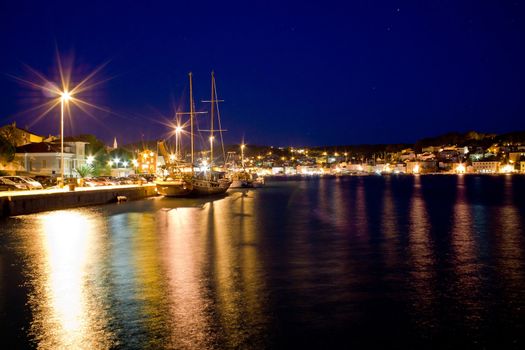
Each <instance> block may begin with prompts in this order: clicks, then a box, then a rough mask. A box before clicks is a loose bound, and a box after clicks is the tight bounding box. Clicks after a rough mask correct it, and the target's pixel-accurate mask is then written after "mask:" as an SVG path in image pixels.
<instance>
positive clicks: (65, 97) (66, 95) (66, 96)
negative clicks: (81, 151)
mask: <svg viewBox="0 0 525 350" xmlns="http://www.w3.org/2000/svg"><path fill="white" fill-rule="evenodd" d="M69 100H71V93H70V92H68V91H67V90H64V91H62V92H60V170H61V175H60V176H61V181H62V184H64V105H65V104H67V103H68V102H69Z"/></svg>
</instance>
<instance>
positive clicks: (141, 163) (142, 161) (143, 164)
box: [137, 149, 158, 174]
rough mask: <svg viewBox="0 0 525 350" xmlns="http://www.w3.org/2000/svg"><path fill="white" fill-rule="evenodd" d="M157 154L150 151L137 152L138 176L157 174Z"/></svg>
mask: <svg viewBox="0 0 525 350" xmlns="http://www.w3.org/2000/svg"><path fill="white" fill-rule="evenodd" d="M157 162H158V159H157V153H155V152H153V151H151V150H148V149H146V150H144V151H142V152H139V154H138V157H137V172H138V173H139V174H155V173H156V172H157Z"/></svg>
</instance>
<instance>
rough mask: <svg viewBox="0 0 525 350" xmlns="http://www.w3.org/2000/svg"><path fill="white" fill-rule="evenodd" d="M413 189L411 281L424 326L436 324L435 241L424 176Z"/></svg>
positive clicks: (415, 178)
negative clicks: (425, 196) (433, 249)
mask: <svg viewBox="0 0 525 350" xmlns="http://www.w3.org/2000/svg"><path fill="white" fill-rule="evenodd" d="M413 179H414V189H413V192H412V200H411V203H410V211H409V222H410V223H409V232H408V234H409V250H410V257H411V269H410V274H411V276H410V281H411V284H412V291H413V295H414V296H415V298H414V300H412V303H413V305H414V307H415V312H417V313H418V314H422V315H425V317H424V318H422V319H421V320H419V322H421V323H422V325H421V326H427V325H428V324H430V323H431V322H433V317H434V315H433V313H434V310H433V304H434V298H435V295H434V287H435V286H434V285H433V282H434V280H435V276H434V274H435V269H434V257H433V255H432V249H431V248H432V238H431V237H430V222H429V217H428V213H427V208H426V203H425V201H424V199H423V195H422V192H421V186H422V184H421V177H420V176H414V178H413Z"/></svg>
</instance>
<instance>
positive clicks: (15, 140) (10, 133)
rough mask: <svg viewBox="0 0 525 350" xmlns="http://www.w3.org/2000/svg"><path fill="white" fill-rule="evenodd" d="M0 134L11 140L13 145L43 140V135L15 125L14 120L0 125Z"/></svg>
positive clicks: (17, 145)
mask: <svg viewBox="0 0 525 350" xmlns="http://www.w3.org/2000/svg"><path fill="white" fill-rule="evenodd" d="M0 135H1V136H2V137H4V138H5V139H6V140H8V141H9V142H11V143H12V144H13V145H14V146H15V147H19V146H23V145H27V144H29V143H38V142H43V141H44V137H43V136H40V135H37V134H35V133H32V132H31V131H28V130H26V129H22V128H19V127H17V126H16V122H13V123H12V124H8V125H4V126H2V127H0Z"/></svg>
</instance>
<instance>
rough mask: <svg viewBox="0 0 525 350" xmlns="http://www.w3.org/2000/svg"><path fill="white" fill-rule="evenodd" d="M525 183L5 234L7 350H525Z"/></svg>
mask: <svg viewBox="0 0 525 350" xmlns="http://www.w3.org/2000/svg"><path fill="white" fill-rule="evenodd" d="M524 224H525V177H523V176H470V175H469V176H399V177H398V176H383V177H381V176H366V177H341V178H332V179H329V178H320V179H319V178H314V179H302V180H299V181H270V182H268V183H267V187H266V188H262V189H255V190H252V189H247V190H238V191H234V190H230V191H228V193H227V195H226V196H222V197H214V198H204V199H203V198H200V199H199V198H195V199H170V198H161V197H156V198H150V199H145V200H140V201H133V202H126V203H121V204H111V205H104V206H95V207H87V208H80V209H72V210H62V211H53V212H45V213H39V214H33V215H26V216H19V217H12V218H9V219H3V220H2V221H0V325H1V326H0V332H1V334H0V336H1V339H2V343H3V344H4V345H5V344H9V345H10V347H9V348H13V349H15V348H39V349H91V350H93V349H163V348H168V349H171V348H175V349H178V348H180V349H225V348H255V349H258V348H336V347H337V348H351V347H358V348H364V347H366V348H371V347H388V348H403V349H406V348H458V347H466V348H487V347H488V348H524V346H525V344H524V343H525V229H524Z"/></svg>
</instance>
